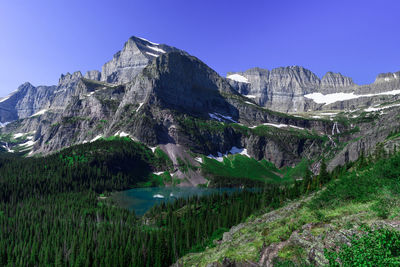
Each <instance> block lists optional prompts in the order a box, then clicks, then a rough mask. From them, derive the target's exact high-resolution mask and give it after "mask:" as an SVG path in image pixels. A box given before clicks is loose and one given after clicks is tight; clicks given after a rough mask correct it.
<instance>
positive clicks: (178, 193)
mask: <svg viewBox="0 0 400 267" xmlns="http://www.w3.org/2000/svg"><path fill="white" fill-rule="evenodd" d="M241 190H242V189H239V188H201V187H147V188H134V189H130V190H126V191H121V192H117V193H115V194H113V196H112V198H113V199H114V200H115V201H116V202H117V203H118V204H119V205H120V206H121V207H123V208H127V209H129V210H133V211H134V212H135V214H136V215H143V214H145V213H146V211H148V210H149V209H150V208H151V207H153V206H154V205H156V204H160V203H162V202H171V201H174V200H176V199H178V198H188V197H191V196H205V195H211V194H216V193H225V192H226V193H233V192H238V191H241Z"/></svg>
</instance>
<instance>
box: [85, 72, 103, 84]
mask: <svg viewBox="0 0 400 267" xmlns="http://www.w3.org/2000/svg"><path fill="white" fill-rule="evenodd" d="M84 77H85V79H88V80H94V81H100V79H101V72H100V71H98V70H90V71H88V72H86V73H85V76H84Z"/></svg>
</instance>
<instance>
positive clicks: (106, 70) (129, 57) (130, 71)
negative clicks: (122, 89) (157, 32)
mask: <svg viewBox="0 0 400 267" xmlns="http://www.w3.org/2000/svg"><path fill="white" fill-rule="evenodd" d="M174 51H181V50H179V49H177V48H175V47H172V46H168V45H164V44H157V43H154V42H151V41H149V40H146V39H144V38H141V37H136V36H132V37H130V38H129V39H128V41H126V42H125V44H124V47H123V49H122V50H121V51H118V52H117V53H116V54H115V55H114V56H113V58H112V60H110V61H108V62H107V63H106V64H104V65H103V68H102V72H101V80H102V81H105V82H109V83H119V84H121V83H127V82H129V81H132V80H133V78H134V77H135V76H136V75H137V74H138V73H139V72H140V71H141V70H142V69H144V68H145V67H146V66H147V65H148V64H149V63H150V62H151V61H152V60H153V59H154V58H157V57H159V56H160V55H162V54H165V53H169V52H174ZM181 52H182V51H181Z"/></svg>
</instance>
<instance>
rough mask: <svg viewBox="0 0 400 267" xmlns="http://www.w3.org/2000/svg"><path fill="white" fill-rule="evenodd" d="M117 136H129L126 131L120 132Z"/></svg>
mask: <svg viewBox="0 0 400 267" xmlns="http://www.w3.org/2000/svg"><path fill="white" fill-rule="evenodd" d="M119 136H120V137H125V136H129V134H128V133H125V132H121V133H120V134H119Z"/></svg>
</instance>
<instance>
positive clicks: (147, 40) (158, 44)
mask: <svg viewBox="0 0 400 267" xmlns="http://www.w3.org/2000/svg"><path fill="white" fill-rule="evenodd" d="M137 38H139V39H140V40H143V41H146V42H148V43H150V44H152V45H160V44H157V43H153V42H151V41H149V40H147V39H144V38H142V37H137Z"/></svg>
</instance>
